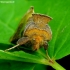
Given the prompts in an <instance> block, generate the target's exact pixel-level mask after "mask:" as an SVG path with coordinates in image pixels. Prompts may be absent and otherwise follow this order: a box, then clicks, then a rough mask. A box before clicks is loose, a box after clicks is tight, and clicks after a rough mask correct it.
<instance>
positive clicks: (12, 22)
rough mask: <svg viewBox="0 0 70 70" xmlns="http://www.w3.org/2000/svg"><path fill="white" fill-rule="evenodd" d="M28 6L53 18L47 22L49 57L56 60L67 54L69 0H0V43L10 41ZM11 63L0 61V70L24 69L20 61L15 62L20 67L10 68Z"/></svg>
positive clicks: (69, 33) (69, 44) (68, 44)
mask: <svg viewBox="0 0 70 70" xmlns="http://www.w3.org/2000/svg"><path fill="white" fill-rule="evenodd" d="M30 6H34V10H35V12H36V13H41V14H45V15H49V16H51V17H52V18H53V20H52V21H50V22H49V26H50V27H51V30H52V40H51V41H50V42H49V47H48V52H49V55H50V57H51V58H53V59H55V60H57V59H61V58H63V57H65V56H67V55H69V54H70V0H66V1H65V0H7V1H6V0H0V43H1V44H9V43H10V42H9V39H10V37H11V36H12V35H13V33H14V32H15V30H16V28H17V26H18V24H19V22H20V20H21V19H22V17H23V15H24V14H25V13H26V12H27V10H28V9H29V8H30ZM0 47H1V48H4V47H5V46H4V47H2V45H0ZM17 63H18V62H17ZM15 64H16V63H15ZM5 65H6V66H5ZM12 65H13V63H11V64H10V65H9V64H8V63H6V62H2V61H1V64H0V68H2V69H0V70H4V69H5V70H24V69H22V67H21V65H22V63H20V65H18V64H16V65H18V66H20V67H19V68H20V69H19V68H18V69H14V68H16V66H13V68H12V69H11V66H12ZM2 66H5V68H4V69H3V67H2ZM9 68H10V69H9ZM43 68H44V67H43ZM25 70H27V69H25ZM30 70H33V69H30ZM41 70H43V69H41ZM44 70H45V69H44Z"/></svg>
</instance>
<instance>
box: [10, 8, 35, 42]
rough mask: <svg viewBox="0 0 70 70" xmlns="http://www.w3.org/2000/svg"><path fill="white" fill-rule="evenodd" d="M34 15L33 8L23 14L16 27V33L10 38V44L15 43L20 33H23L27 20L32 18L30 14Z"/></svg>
mask: <svg viewBox="0 0 70 70" xmlns="http://www.w3.org/2000/svg"><path fill="white" fill-rule="evenodd" d="M33 13H34V8H33V7H30V9H29V10H28V11H27V13H26V14H25V16H24V17H23V18H22V20H21V21H20V24H19V26H18V27H17V30H16V32H15V33H14V35H13V36H12V37H11V38H10V42H11V43H15V42H16V41H17V40H18V39H19V38H20V37H21V36H22V33H23V31H24V27H25V25H26V23H27V20H28V19H29V18H30V17H32V14H33Z"/></svg>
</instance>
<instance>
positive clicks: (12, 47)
mask: <svg viewBox="0 0 70 70" xmlns="http://www.w3.org/2000/svg"><path fill="white" fill-rule="evenodd" d="M19 45H20V44H17V45H15V46H13V47H11V48H9V49H6V50H5V51H9V50H11V49H14V48H16V47H17V46H19Z"/></svg>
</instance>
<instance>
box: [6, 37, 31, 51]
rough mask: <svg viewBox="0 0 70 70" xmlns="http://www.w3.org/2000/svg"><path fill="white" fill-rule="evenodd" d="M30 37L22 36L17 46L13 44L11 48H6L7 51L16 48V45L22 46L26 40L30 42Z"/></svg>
mask: <svg viewBox="0 0 70 70" xmlns="http://www.w3.org/2000/svg"><path fill="white" fill-rule="evenodd" d="M29 40H30V39H29V38H28V37H22V38H20V39H19V40H18V41H17V45H15V46H13V47H11V48H9V49H6V50H5V51H8V50H11V49H14V48H16V47H18V46H20V45H23V44H25V43H26V42H28V41H29Z"/></svg>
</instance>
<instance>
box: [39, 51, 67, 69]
mask: <svg viewBox="0 0 70 70" xmlns="http://www.w3.org/2000/svg"><path fill="white" fill-rule="evenodd" d="M38 53H40V54H41V55H42V56H43V57H44V58H45V60H43V61H42V63H43V64H45V65H49V66H51V67H53V68H54V69H55V70H66V69H65V68H63V67H62V66H61V65H60V64H58V63H57V62H56V61H55V60H53V59H51V58H50V57H49V55H48V52H47V51H46V54H47V55H46V56H45V55H44V54H43V53H41V51H38Z"/></svg>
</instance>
